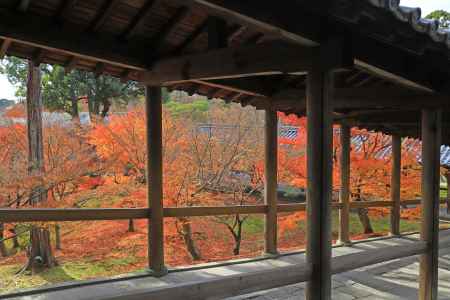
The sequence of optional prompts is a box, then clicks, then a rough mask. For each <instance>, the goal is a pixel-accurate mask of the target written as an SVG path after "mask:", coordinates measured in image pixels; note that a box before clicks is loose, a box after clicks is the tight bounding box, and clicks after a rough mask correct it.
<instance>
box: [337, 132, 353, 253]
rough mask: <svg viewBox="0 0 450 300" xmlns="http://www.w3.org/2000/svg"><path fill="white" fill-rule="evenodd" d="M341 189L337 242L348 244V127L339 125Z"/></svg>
mask: <svg viewBox="0 0 450 300" xmlns="http://www.w3.org/2000/svg"><path fill="white" fill-rule="evenodd" d="M340 139H341V156H340V167H341V174H340V175H341V189H340V190H339V202H340V203H342V208H341V209H340V210H339V237H338V243H339V244H342V245H350V244H351V242H350V234H349V214H350V203H349V201H350V127H349V126H348V125H346V124H342V125H341V135H340Z"/></svg>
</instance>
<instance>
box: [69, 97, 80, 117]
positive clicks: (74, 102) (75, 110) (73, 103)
mask: <svg viewBox="0 0 450 300" xmlns="http://www.w3.org/2000/svg"><path fill="white" fill-rule="evenodd" d="M71 106H72V120H73V121H74V122H77V123H80V113H79V111H78V97H76V96H75V95H72V99H71Z"/></svg>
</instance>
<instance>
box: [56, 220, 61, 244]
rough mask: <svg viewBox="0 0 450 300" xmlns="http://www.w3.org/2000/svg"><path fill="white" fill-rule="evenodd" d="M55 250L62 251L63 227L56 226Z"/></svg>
mask: <svg viewBox="0 0 450 300" xmlns="http://www.w3.org/2000/svg"><path fill="white" fill-rule="evenodd" d="M55 248H56V249H57V250H61V226H60V225H59V224H55Z"/></svg>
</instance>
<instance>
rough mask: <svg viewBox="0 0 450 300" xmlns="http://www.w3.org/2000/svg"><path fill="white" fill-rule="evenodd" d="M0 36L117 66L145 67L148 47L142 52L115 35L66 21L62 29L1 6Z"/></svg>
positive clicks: (52, 21) (48, 19) (49, 19)
mask: <svg viewBox="0 0 450 300" xmlns="http://www.w3.org/2000/svg"><path fill="white" fill-rule="evenodd" d="M0 38H2V39H9V40H10V41H12V42H17V43H21V44H25V45H29V46H33V47H36V48H41V49H45V50H47V51H54V52H59V53H61V54H65V55H69V56H79V57H82V58H84V59H88V60H93V61H99V62H103V63H108V64H113V65H116V66H120V67H125V68H131V69H135V70H146V69H147V68H146V65H145V64H144V62H143V57H145V56H146V55H148V49H147V51H143V50H142V48H140V45H141V44H140V43H134V42H131V41H130V42H129V43H121V42H120V41H117V38H116V37H115V36H108V35H106V34H103V35H101V36H99V35H91V34H88V33H86V32H80V31H79V29H77V28H75V27H70V26H69V25H68V24H66V26H64V30H61V29H60V28H58V27H56V26H55V24H54V19H53V18H49V17H43V16H37V15H34V14H31V13H26V14H23V13H18V12H14V11H11V10H7V9H0Z"/></svg>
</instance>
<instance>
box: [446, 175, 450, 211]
mask: <svg viewBox="0 0 450 300" xmlns="http://www.w3.org/2000/svg"><path fill="white" fill-rule="evenodd" d="M445 178H446V179H447V197H446V199H447V203H446V204H447V214H449V213H450V170H446V172H445Z"/></svg>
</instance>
